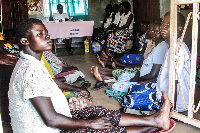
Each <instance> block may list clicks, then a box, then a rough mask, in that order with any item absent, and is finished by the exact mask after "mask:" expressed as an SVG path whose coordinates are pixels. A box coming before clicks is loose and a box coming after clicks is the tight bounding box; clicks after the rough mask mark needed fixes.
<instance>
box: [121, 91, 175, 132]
mask: <svg viewBox="0 0 200 133" xmlns="http://www.w3.org/2000/svg"><path fill="white" fill-rule="evenodd" d="M162 94H163V96H162V100H163V104H162V106H161V107H160V109H159V110H158V112H156V113H155V114H153V115H150V116H138V115H132V114H126V113H121V120H120V122H119V126H126V127H131V126H136V127H138V126H145V127H156V128H160V129H163V130H168V129H169V127H170V117H171V112H170V108H171V107H170V100H169V98H168V97H167V94H166V93H165V92H164V91H163V93H162ZM128 130H131V128H128Z"/></svg>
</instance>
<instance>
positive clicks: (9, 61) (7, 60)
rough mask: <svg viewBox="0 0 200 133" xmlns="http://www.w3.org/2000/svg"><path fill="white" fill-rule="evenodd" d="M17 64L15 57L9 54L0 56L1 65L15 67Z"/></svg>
mask: <svg viewBox="0 0 200 133" xmlns="http://www.w3.org/2000/svg"><path fill="white" fill-rule="evenodd" d="M16 63H17V57H16V56H14V55H11V54H7V55H1V56H0V64H2V65H12V66H15V64H16Z"/></svg>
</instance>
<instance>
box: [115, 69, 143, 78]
mask: <svg viewBox="0 0 200 133" xmlns="http://www.w3.org/2000/svg"><path fill="white" fill-rule="evenodd" d="M138 71H140V68H139V67H135V68H124V69H116V70H113V71H112V74H113V76H114V78H115V79H118V77H119V76H120V75H122V74H123V73H134V74H136V73H137V72H138Z"/></svg>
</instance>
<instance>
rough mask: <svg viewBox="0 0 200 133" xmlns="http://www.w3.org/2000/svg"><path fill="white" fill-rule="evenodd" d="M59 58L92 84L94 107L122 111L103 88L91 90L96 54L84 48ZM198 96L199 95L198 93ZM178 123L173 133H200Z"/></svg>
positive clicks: (198, 130) (94, 80)
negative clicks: (92, 67) (92, 68)
mask: <svg viewBox="0 0 200 133" xmlns="http://www.w3.org/2000/svg"><path fill="white" fill-rule="evenodd" d="M57 55H58V57H59V58H60V59H61V60H62V61H63V62H67V63H68V64H70V65H72V66H76V67H78V68H79V70H80V71H82V72H83V73H84V74H85V76H86V80H87V81H90V82H91V83H92V85H91V87H90V88H89V91H90V94H91V96H92V97H93V106H104V107H106V108H109V109H114V110H118V109H120V107H121V106H120V104H119V102H117V100H115V99H112V98H109V97H108V96H107V95H106V94H105V89H106V88H102V89H100V90H97V91H94V90H91V88H92V87H93V86H94V85H95V83H96V79H95V78H94V76H93V75H92V74H91V70H90V68H91V66H99V67H101V66H100V64H99V63H98V61H97V58H96V56H95V54H84V50H83V49H82V48H76V49H74V54H73V56H67V54H66V53H65V54H64V53H63V52H62V54H61V53H59V50H58V54H57ZM110 85H111V83H109V86H110ZM196 94H197V93H196ZM199 94H200V93H198V95H197V96H199ZM195 116H197V118H198V119H199V120H200V115H199V113H197V114H195ZM175 121H176V127H175V128H174V130H173V131H172V132H171V133H199V132H200V127H199V128H197V127H194V126H191V125H189V124H185V123H183V122H178V121H177V120H175Z"/></svg>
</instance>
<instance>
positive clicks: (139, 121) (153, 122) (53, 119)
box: [21, 23, 171, 133]
mask: <svg viewBox="0 0 200 133" xmlns="http://www.w3.org/2000/svg"><path fill="white" fill-rule="evenodd" d="M21 43H22V44H23V52H24V53H26V54H29V55H32V56H34V57H35V58H36V59H38V60H41V56H42V53H43V51H47V50H51V48H52V42H51V41H50V38H49V35H48V32H47V30H46V28H45V26H44V25H43V24H42V23H35V24H33V26H32V28H31V29H30V30H29V32H28V34H27V36H26V37H24V38H21ZM162 98H163V105H162V107H161V108H160V110H159V111H158V112H157V113H155V114H153V115H151V116H137V115H132V114H125V113H121V119H120V122H119V126H127V132H128V133H129V132H152V131H157V130H160V129H164V130H167V129H168V128H169V126H170V121H169V119H170V117H171V113H170V101H169V99H168V98H167V96H166V93H165V92H163V97H162ZM30 101H31V103H32V105H33V106H34V107H35V109H36V110H37V112H38V113H39V115H40V116H41V118H42V119H43V121H44V123H45V124H46V126H49V127H56V128H59V129H63V130H69V129H73V130H74V129H81V128H92V129H108V128H111V127H113V126H112V124H111V123H110V121H109V119H108V118H106V117H95V118H91V119H89V120H81V119H73V118H70V117H67V116H64V115H62V114H60V113H57V112H56V111H55V109H54V106H53V104H52V101H51V98H50V97H43V96H38V97H34V98H30ZM137 126H139V127H137Z"/></svg>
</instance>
